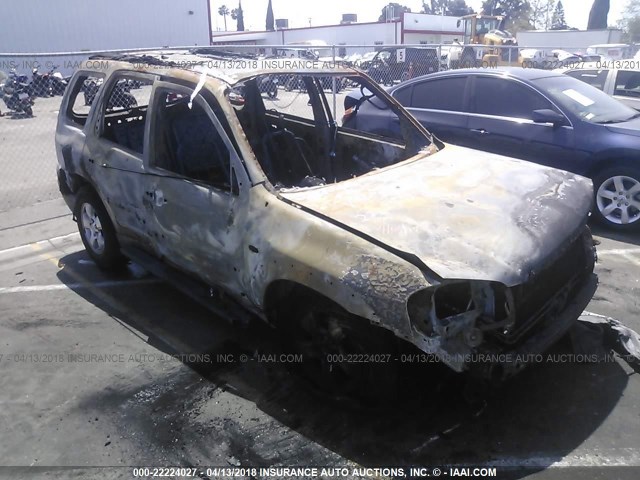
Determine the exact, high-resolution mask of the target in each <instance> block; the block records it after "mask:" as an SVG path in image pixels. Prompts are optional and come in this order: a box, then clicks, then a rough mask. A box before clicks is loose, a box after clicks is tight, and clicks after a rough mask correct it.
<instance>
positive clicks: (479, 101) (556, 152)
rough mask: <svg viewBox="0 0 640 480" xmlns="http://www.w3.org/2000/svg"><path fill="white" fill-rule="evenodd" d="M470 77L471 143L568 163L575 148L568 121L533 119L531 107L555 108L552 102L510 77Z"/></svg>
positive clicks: (546, 162)
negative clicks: (534, 120) (559, 124)
mask: <svg viewBox="0 0 640 480" xmlns="http://www.w3.org/2000/svg"><path fill="white" fill-rule="evenodd" d="M472 80H473V81H474V82H475V83H474V84H473V86H472V92H473V93H474V94H473V95H472V96H471V98H472V105H471V115H470V117H469V123H468V125H467V128H468V135H469V137H468V138H469V144H470V146H473V148H477V149H479V150H484V151H488V152H492V153H497V154H500V155H506V156H508V157H514V158H521V159H524V160H529V161H532V162H535V163H539V164H541V165H549V166H552V167H556V168H567V166H568V165H571V163H572V162H573V161H574V160H575V156H576V151H575V134H574V130H573V127H572V126H571V124H570V122H569V121H568V120H567V122H566V125H563V126H554V125H551V124H541V123H535V122H533V120H532V116H533V115H532V114H533V111H534V110H542V109H550V110H554V111H558V110H557V109H556V108H555V107H554V106H553V104H552V103H551V102H549V101H548V100H547V99H546V98H545V97H543V96H542V95H540V94H539V93H538V92H536V91H535V90H533V89H532V88H530V87H529V86H527V85H524V84H522V83H520V82H517V81H515V80H512V79H501V78H495V77H475V78H473V79H472ZM558 113H560V112H558Z"/></svg>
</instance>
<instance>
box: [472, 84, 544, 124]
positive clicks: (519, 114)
mask: <svg viewBox="0 0 640 480" xmlns="http://www.w3.org/2000/svg"><path fill="white" fill-rule="evenodd" d="M475 81H476V83H475V87H474V93H475V95H473V98H474V102H475V108H474V112H475V113H481V114H483V115H493V116H500V117H511V118H523V119H528V120H531V119H532V117H533V111H534V110H541V109H550V110H554V111H555V110H556V109H555V108H554V107H553V105H552V104H551V102H549V101H548V100H547V99H546V98H544V97H543V96H542V95H540V94H539V93H537V92H536V91H535V90H533V89H531V88H529V87H527V86H526V85H522V84H520V83H518V82H515V81H512V80H503V79H501V78H490V77H477V78H476V79H475Z"/></svg>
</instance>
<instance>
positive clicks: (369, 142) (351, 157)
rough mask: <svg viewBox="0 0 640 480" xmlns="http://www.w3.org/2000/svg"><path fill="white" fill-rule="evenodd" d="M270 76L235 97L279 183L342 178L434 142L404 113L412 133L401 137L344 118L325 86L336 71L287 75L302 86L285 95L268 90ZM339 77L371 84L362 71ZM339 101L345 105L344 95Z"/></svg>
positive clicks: (274, 180) (239, 89) (255, 147)
mask: <svg viewBox="0 0 640 480" xmlns="http://www.w3.org/2000/svg"><path fill="white" fill-rule="evenodd" d="M266 78H267V79H268V78H269V77H268V76H267V77H265V76H262V77H257V78H254V79H251V80H248V81H245V82H244V83H242V84H239V85H236V86H235V87H234V89H233V90H232V91H230V92H229V100H230V102H231V104H232V105H233V106H234V108H235V110H236V114H237V116H238V119H239V121H240V123H241V125H242V127H243V129H244V131H245V133H246V135H247V138H248V140H249V143H250V144H251V147H252V148H253V151H254V153H255V155H256V157H257V159H258V161H259V163H260V165H261V167H262V169H263V170H264V172H265V174H266V175H267V178H268V179H269V181H270V182H271V183H272V184H273V185H275V186H276V187H277V188H290V187H309V186H315V185H323V184H326V183H333V182H340V181H342V180H346V179H349V178H352V177H356V176H359V175H362V174H365V173H367V172H370V171H371V170H374V169H376V168H383V167H386V166H388V165H392V164H394V163H397V162H400V161H402V160H405V159H407V158H410V157H411V156H413V155H415V154H416V153H417V152H418V151H419V150H420V149H422V148H425V147H426V146H428V145H429V138H428V136H427V135H425V134H423V133H422V132H420V131H419V130H417V129H416V128H415V127H413V126H409V125H406V122H407V120H406V118H404V117H403V115H400V116H399V117H400V118H399V123H400V124H401V130H404V131H410V133H408V134H407V135H399V136H398V137H400V138H397V137H392V136H384V135H376V134H371V133H365V132H360V131H356V130H352V129H350V128H348V126H346V125H345V121H344V120H343V121H342V122H340V123H341V124H339V122H338V121H337V119H335V118H333V115H332V109H331V107H330V103H332V102H330V101H329V99H328V97H329V98H330V95H332V93H331V92H325V90H327V89H328V88H331V86H332V83H333V77H331V76H326V75H325V76H309V75H293V74H292V75H290V76H287V78H286V79H284V80H286V83H287V85H290V84H294V85H296V86H298V88H297V89H296V90H293V91H287V92H283V91H281V92H280V94H279V97H273V96H272V95H269V94H268V93H267V92H265V87H264V85H265V81H272V80H265V79H266ZM284 80H282V81H281V83H284ZM336 82H340V85H345V84H348V85H350V87H351V88H354V89H357V88H360V87H361V86H362V87H363V88H364V87H366V88H369V87H368V86H367V85H365V84H363V83H362V82H364V80H363V79H362V78H360V77H357V76H356V77H353V78H346V77H337V78H336ZM375 91H376V89H374V88H371V90H370V91H369V90H368V92H369V93H370V92H375ZM379 100H380V101H384V102H387V100H386V99H384V98H381V99H379ZM363 101H369V99H364V100H363ZM337 105H338V106H339V108H343V107H342V105H343V101H342V100H341V99H339V100H338V101H337ZM387 108H388V107H387ZM391 111H392V110H390V112H391ZM349 113H351V114H353V112H349Z"/></svg>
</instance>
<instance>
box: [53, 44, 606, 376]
mask: <svg viewBox="0 0 640 480" xmlns="http://www.w3.org/2000/svg"><path fill="white" fill-rule="evenodd" d="M146 58H149V57H146ZM158 58H160V56H159V55H158ZM161 58H162V60H158V63H157V64H154V65H153V68H151V67H149V68H144V67H142V66H141V65H140V64H139V63H136V57H122V58H110V59H108V60H107V61H106V62H101V64H105V63H106V64H108V65H109V67H108V68H107V69H105V70H101V71H95V70H90V69H89V68H81V69H80V70H79V71H77V72H76V73H75V75H74V77H73V79H72V81H71V84H70V88H68V89H67V92H66V94H65V97H64V100H63V103H62V107H61V110H60V116H59V123H58V127H57V132H56V147H57V155H58V160H59V171H58V178H59V184H60V189H61V192H62V193H63V195H64V197H65V199H66V200H67V203H68V204H69V206H70V208H71V209H72V210H73V212H74V217H75V219H76V221H77V222H78V227H79V231H80V234H81V237H82V240H83V242H84V244H85V247H86V249H87V251H88V253H89V255H90V256H91V257H92V258H93V259H94V261H95V262H96V263H97V264H98V265H99V266H101V267H103V268H115V267H118V266H119V265H122V263H123V262H125V261H126V258H130V259H132V260H134V261H136V262H140V263H142V264H143V265H145V266H147V268H149V269H150V270H151V271H152V272H154V273H156V274H158V275H161V276H163V277H165V278H168V279H170V280H171V279H173V280H174V283H176V284H177V285H179V286H182V287H183V288H185V285H186V286H188V287H187V288H186V290H188V291H189V293H191V294H192V295H193V296H196V297H197V296H198V295H200V297H199V298H200V299H201V300H202V301H203V302H205V303H206V302H207V301H209V302H211V299H210V298H209V297H211V296H212V295H214V296H215V299H214V301H213V302H212V303H219V302H229V303H230V304H233V305H240V306H242V307H244V309H248V310H249V311H251V312H253V313H255V314H257V315H258V316H259V317H261V318H262V319H264V320H266V321H268V322H269V323H271V324H273V325H275V326H277V327H278V328H282V329H283V331H284V332H286V333H287V334H291V338H292V343H291V345H292V347H294V348H296V349H297V350H298V351H301V352H303V353H305V354H306V355H308V356H309V357H305V358H312V359H315V361H316V362H317V364H318V366H319V367H320V368H321V369H324V368H326V370H325V371H332V372H334V374H335V373H336V372H342V373H345V374H347V375H349V374H350V373H353V372H352V371H349V368H350V366H349V365H342V364H341V365H333V364H328V363H330V362H328V361H327V355H326V353H327V352H334V353H347V352H354V353H358V352H364V353H367V352H368V353H372V352H377V353H382V352H392V351H393V349H394V348H396V346H397V345H398V344H400V345H402V344H405V343H404V342H403V341H406V342H409V343H410V344H413V345H414V346H415V347H417V348H418V349H420V350H421V351H423V352H426V353H430V354H435V355H437V356H439V357H440V358H441V360H442V361H443V362H445V363H446V364H447V365H448V366H450V367H451V368H452V369H454V370H455V371H459V372H461V371H464V370H476V369H477V370H478V371H480V373H481V374H482V375H484V376H495V377H506V376H508V375H509V374H511V373H514V372H516V371H518V370H519V369H520V368H521V367H522V366H523V365H524V364H525V363H526V360H522V358H524V357H526V354H530V353H539V352H541V351H544V350H545V349H546V348H548V347H549V346H550V345H551V344H552V343H554V342H555V341H557V340H558V339H559V338H560V337H561V336H562V335H563V334H564V332H566V330H567V329H568V328H569V327H570V326H571V325H572V324H573V322H574V321H575V320H576V319H577V317H578V316H579V314H580V313H581V312H582V310H583V309H584V307H585V306H586V305H587V303H588V302H589V300H590V299H591V296H592V295H593V292H594V290H595V288H596V279H595V276H594V275H593V268H594V261H595V251H594V247H593V242H592V238H591V234H590V232H589V230H588V228H587V227H586V222H587V217H588V213H589V208H590V202H591V195H592V186H591V182H590V181H589V180H588V179H585V178H583V177H580V176H576V175H574V174H571V173H568V172H564V171H560V170H555V169H550V168H546V167H542V166H538V165H533V164H530V163H527V162H523V161H518V160H513V159H509V158H506V157H498V156H495V155H491V154H488V153H483V152H478V151H474V150H470V149H466V148H461V147H456V146H452V145H445V144H443V143H441V142H440V141H439V140H437V139H436V138H434V137H432V136H431V135H430V134H429V133H428V132H427V131H426V130H425V129H424V128H423V127H422V126H420V124H418V123H417V122H416V120H415V119H414V118H413V117H411V116H410V115H409V114H407V113H406V111H405V110H404V109H403V108H402V107H401V106H400V104H399V103H397V102H396V101H395V100H394V99H393V98H391V97H389V95H388V94H386V92H385V91H384V90H382V89H380V88H379V87H378V86H377V85H375V83H374V82H372V81H371V80H370V79H369V78H368V77H367V76H366V75H364V74H362V73H360V72H358V71H355V70H352V69H349V68H344V67H335V68H327V69H324V68H323V69H317V70H300V71H296V72H290V71H286V70H282V71H278V70H277V69H270V70H268V71H263V70H255V71H247V70H242V71H239V70H225V71H224V72H223V71H218V70H210V69H207V68H206V65H207V62H206V61H205V62H202V64H201V66H199V65H200V64H199V63H198V62H199V60H201V58H199V57H198V56H197V55H193V54H189V53H187V52H184V53H181V52H172V53H165V54H163V56H162V57H161ZM184 59H188V60H189V62H188V64H189V65H190V68H189V69H185V68H177V67H176V66H175V65H183V64H184V62H183V61H182V60H184ZM134 64H135V67H134ZM284 73H286V74H290V75H296V76H298V77H299V78H300V81H301V82H302V83H303V84H304V86H305V90H306V92H305V93H302V94H296V93H295V92H287V93H286V95H288V97H287V98H284V99H283V98H281V99H271V98H268V97H266V96H263V95H261V92H260V89H259V82H260V79H261V77H263V76H266V75H278V74H284ZM332 76H336V77H339V78H349V79H350V81H352V82H355V83H357V84H360V85H362V86H363V88H367V89H368V90H369V91H370V92H373V93H374V94H375V95H376V96H378V97H379V99H380V101H383V102H385V103H387V104H388V108H390V109H392V110H393V111H394V112H395V113H396V115H397V121H398V122H399V123H400V130H401V131H402V139H397V138H386V137H383V136H380V135H376V134H372V133H367V132H359V131H355V130H349V129H348V128H344V127H342V126H339V125H338V122H337V121H336V119H335V118H336V116H337V115H335V114H334V112H333V111H332V108H331V107H330V103H331V102H330V101H329V100H328V99H327V95H326V93H325V91H324V88H323V83H324V81H325V79H326V78H331V77H332ZM95 77H98V78H101V79H103V81H102V82H96V84H99V85H100V88H99V91H98V92H97V93H96V97H95V100H94V101H93V102H92V106H91V107H90V109H88V110H86V108H87V107H85V111H82V109H81V108H77V107H76V106H77V105H78V104H81V105H82V104H83V103H84V102H83V101H82V100H80V101H76V97H77V96H78V94H79V93H80V92H81V91H82V85H83V84H84V82H85V81H86V80H87V79H90V78H91V79H94V78H95ZM123 79H126V80H135V81H137V82H139V83H140V84H141V85H142V86H141V88H140V89H138V90H136V93H135V94H136V96H137V105H136V106H135V107H130V108H122V107H114V105H119V104H118V102H114V101H112V99H111V98H110V97H111V96H112V95H113V94H114V92H115V93H117V92H118V87H117V85H118V82H121V81H123ZM284 96H285V95H284V94H283V95H282V97H284ZM298 96H299V101H298ZM296 102H297V103H296ZM292 105H294V106H296V108H295V109H292V107H291V106H292ZM334 105H335V102H334ZM176 279H177V280H176ZM199 292H202V293H201V294H200V293H199ZM213 292H215V294H214V293H213ZM394 337H395V338H394ZM398 339H401V340H402V341H398ZM476 353H514V354H515V353H518V354H523V357H519V358H516V357H515V356H514V357H512V358H510V359H508V360H504V361H492V362H489V363H484V364H482V365H478V364H476V363H474V362H473V360H471V359H470V356H472V355H474V354H476ZM369 365H373V366H371V367H370V368H372V369H375V368H380V366H379V365H380V364H379V363H378V364H373V363H372V364H369ZM338 367H344V368H338ZM360 373H362V372H360ZM369 373H371V372H369Z"/></svg>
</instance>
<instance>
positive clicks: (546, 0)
mask: <svg viewBox="0 0 640 480" xmlns="http://www.w3.org/2000/svg"><path fill="white" fill-rule="evenodd" d="M555 3H556V2H555V0H530V1H529V4H530V5H531V23H532V24H533V28H535V29H536V30H549V28H550V27H551V14H552V12H553V9H554V7H555Z"/></svg>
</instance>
